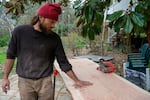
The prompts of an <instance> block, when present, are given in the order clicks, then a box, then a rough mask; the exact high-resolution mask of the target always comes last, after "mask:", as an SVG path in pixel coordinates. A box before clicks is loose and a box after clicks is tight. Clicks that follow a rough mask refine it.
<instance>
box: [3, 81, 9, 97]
mask: <svg viewBox="0 0 150 100" xmlns="http://www.w3.org/2000/svg"><path fill="white" fill-rule="evenodd" d="M9 89H10V82H9V79H3V82H2V90H3V92H5V93H6V94H7V92H8V90H9Z"/></svg>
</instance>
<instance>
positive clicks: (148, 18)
mask: <svg viewBox="0 0 150 100" xmlns="http://www.w3.org/2000/svg"><path fill="white" fill-rule="evenodd" d="M133 1H134V0H131V1H130V5H129V7H128V9H126V10H124V11H122V12H123V13H122V14H120V13H119V12H121V11H118V12H114V14H111V15H109V16H108V17H107V18H108V20H110V22H111V24H110V26H111V27H113V28H114V29H115V31H116V32H119V31H120V29H121V28H122V29H124V31H125V33H127V34H131V33H143V32H145V33H146V34H147V40H148V42H149V44H150V30H149V29H150V14H149V11H150V1H149V0H139V1H138V2H133ZM134 8H135V10H131V9H134Z"/></svg>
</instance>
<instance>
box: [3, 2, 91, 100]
mask: <svg viewBox="0 0 150 100" xmlns="http://www.w3.org/2000/svg"><path fill="white" fill-rule="evenodd" d="M60 14H61V8H60V5H59V4H50V3H47V4H45V5H43V6H41V7H40V8H39V10H38V12H37V16H35V17H34V18H33V20H32V22H31V24H32V25H21V26H18V27H16V28H15V29H14V31H13V32H12V38H11V40H10V42H9V45H8V50H7V59H6V63H5V69H4V76H3V84H2V89H3V91H4V92H5V93H7V91H8V89H9V85H10V83H9V79H8V76H9V73H10V71H11V69H12V67H13V65H14V60H15V58H16V57H17V65H16V73H17V74H18V76H19V82H18V87H19V91H20V96H21V100H52V95H53V93H52V80H51V74H52V72H53V63H54V60H55V58H56V59H57V61H58V63H59V65H60V68H61V70H62V71H64V72H65V73H66V74H67V75H68V76H69V77H70V78H72V79H73V80H74V82H75V86H76V87H84V86H89V85H92V84H91V83H90V82H87V81H82V80H79V79H78V78H77V77H76V75H75V74H74V72H73V71H72V66H71V64H70V63H69V62H68V60H67V58H66V55H65V52H64V49H63V46H62V42H61V39H60V37H59V36H58V35H57V34H56V33H55V32H53V31H52V28H54V27H55V24H56V22H57V20H58V17H59V15H60Z"/></svg>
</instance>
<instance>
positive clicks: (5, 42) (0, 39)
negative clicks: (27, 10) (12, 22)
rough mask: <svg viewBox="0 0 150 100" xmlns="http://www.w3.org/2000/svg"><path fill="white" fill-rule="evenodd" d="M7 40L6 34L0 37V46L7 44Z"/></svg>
mask: <svg viewBox="0 0 150 100" xmlns="http://www.w3.org/2000/svg"><path fill="white" fill-rule="evenodd" d="M8 41H9V36H8V35H4V36H2V37H1V38H0V47H4V46H6V45H7V44H8Z"/></svg>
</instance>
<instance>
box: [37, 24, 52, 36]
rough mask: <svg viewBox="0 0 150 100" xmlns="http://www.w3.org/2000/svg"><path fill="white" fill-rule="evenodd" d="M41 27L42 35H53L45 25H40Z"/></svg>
mask: <svg viewBox="0 0 150 100" xmlns="http://www.w3.org/2000/svg"><path fill="white" fill-rule="evenodd" d="M39 27H40V29H41V31H42V33H44V34H46V35H48V34H50V33H51V30H48V29H47V28H46V27H45V26H44V25H43V24H41V23H39Z"/></svg>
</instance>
